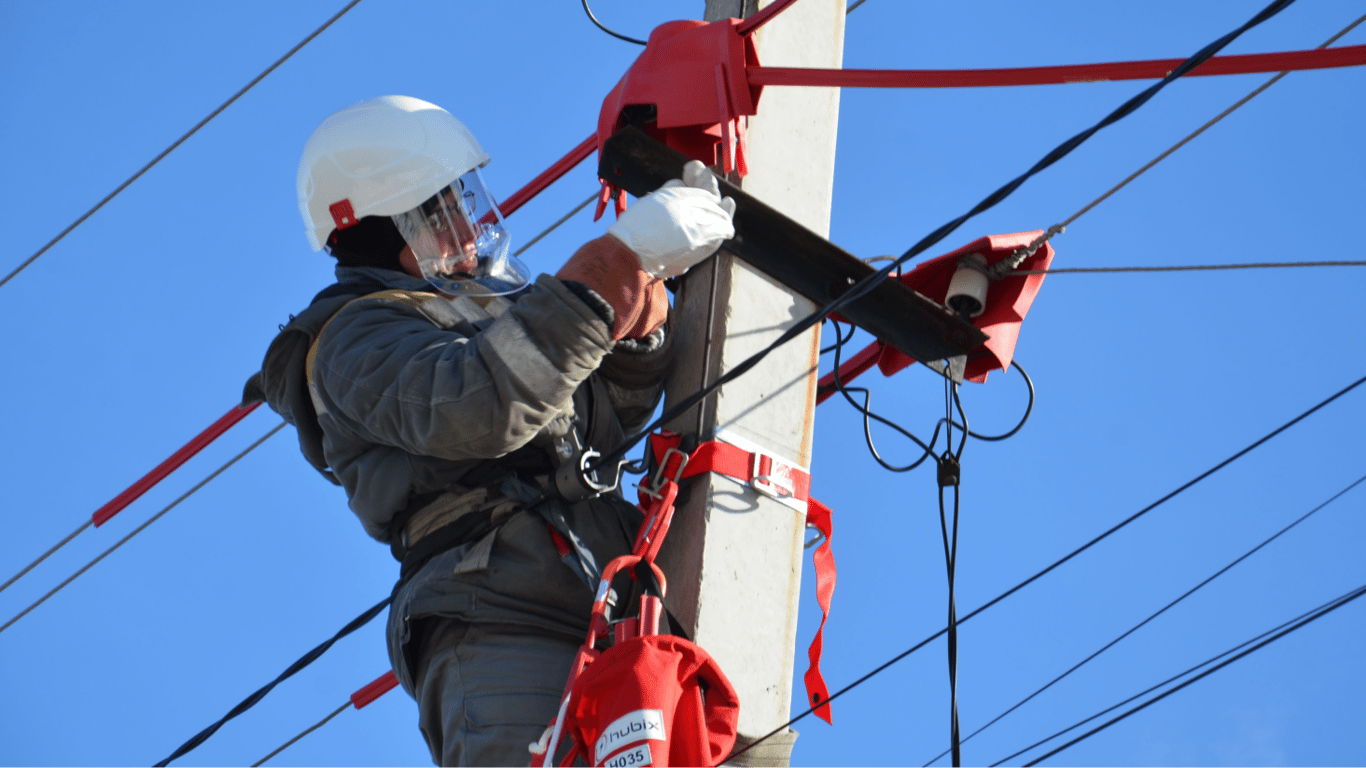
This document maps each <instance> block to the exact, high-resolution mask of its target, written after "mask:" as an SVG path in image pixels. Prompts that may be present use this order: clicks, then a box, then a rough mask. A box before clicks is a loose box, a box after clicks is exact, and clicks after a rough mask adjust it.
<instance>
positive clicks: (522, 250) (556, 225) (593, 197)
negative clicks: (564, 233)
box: [512, 192, 598, 256]
mask: <svg viewBox="0 0 1366 768" xmlns="http://www.w3.org/2000/svg"><path fill="white" fill-rule="evenodd" d="M597 199H598V193H597V192H594V193H593V194H591V195H589V196H588V198H587V199H585V200H584V201H583V202H582V203H579V204H578V205H576V206H574V208H573V209H572V210H570V211H569V213H566V214H565V215H563V216H561V217H560V218H559V220H558V221H556V222H555V223H554V224H551V225H550V226H548V227H546V228H545V229H543V230H541V233H540V234H539V235H536V236H535V237H533V238H531V239H530V240H528V241H527V243H526V245H524V246H522V247H521V248H518V249H517V250H516V251H513V253H512V255H513V256H521V255H522V254H523V253H525V252H526V251H527V250H529V249H530V248H531V246H533V245H535V244H537V243H539V242H541V239H542V238H544V237H545V236H546V235H548V234H550V233H551V232H554V231H555V230H557V229H559V228H560V225H562V224H564V223H565V222H566V221H569V220H570V219H572V218H574V214H576V213H578V212H579V211H582V210H583V209H584V208H587V207H588V205H589V203H592V202H593V201H594V200H597Z"/></svg>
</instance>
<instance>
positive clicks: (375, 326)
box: [246, 96, 734, 765]
mask: <svg viewBox="0 0 1366 768" xmlns="http://www.w3.org/2000/svg"><path fill="white" fill-rule="evenodd" d="M488 160H489V158H488V155H486V154H485V153H484V151H483V149H481V148H480V146H479V143H478V142H477V141H476V140H475V138H474V136H473V135H472V134H471V133H470V132H469V130H468V129H467V128H466V127H465V126H464V125H463V124H462V123H460V121H458V120H456V119H455V118H454V117H452V116H451V115H450V114H449V113H447V112H446V111H445V110H443V109H441V108H440V107H437V106H435V105H433V104H430V103H427V102H425V101H421V100H419V99H414V98H409V97H403V96H385V97H381V98H376V99H369V100H366V101H361V102H358V103H356V104H353V105H351V106H349V107H346V108H345V109H342V110H341V111H339V112H337V113H335V114H333V115H331V116H330V117H328V118H327V119H326V120H324V121H323V123H322V124H321V125H320V126H319V127H318V128H317V130H315V131H314V133H313V135H312V136H311V137H310V138H309V140H308V143H307V145H306V146H305V148H304V153H303V159H302V161H301V162H300V165H299V177H298V191H299V208H300V211H301V213H302V214H303V218H304V222H305V227H306V229H307V233H308V238H309V241H310V243H311V244H312V246H313V249H314V250H315V251H316V250H319V249H322V248H326V249H327V250H328V252H329V253H330V254H331V255H332V256H334V257H336V259H337V270H336V275H337V283H336V284H335V285H332V286H330V287H329V288H327V289H325V290H323V291H322V292H321V293H319V294H318V295H317V297H316V298H315V299H314V300H313V302H312V304H311V305H310V306H309V307H308V308H307V309H305V310H304V311H303V312H302V313H300V314H299V315H298V316H297V317H294V318H293V319H292V320H291V322H290V323H289V324H288V325H287V326H285V327H284V328H283V330H282V331H281V333H280V335H279V336H278V337H276V339H275V340H274V342H272V344H271V346H270V349H269V351H268V353H267V354H266V358H265V362H264V363H263V365H262V370H261V372H260V373H259V374H257V375H256V376H255V377H253V378H252V380H251V381H250V382H249V383H248V386H247V392H246V399H247V400H248V401H252V400H260V399H265V400H266V401H267V402H268V403H269V404H270V406H271V407H272V408H274V409H275V410H276V411H277V412H279V413H280V414H281V415H282V416H284V417H285V419H286V420H287V421H289V422H290V423H291V424H293V425H294V426H295V427H296V428H297V429H298V433H299V442H300V447H301V449H302V451H303V453H304V456H305V457H306V458H307V459H308V460H309V462H310V463H311V464H313V466H314V467H316V468H317V469H318V470H319V471H320V472H322V473H323V474H324V475H325V476H327V477H328V478H329V479H331V480H332V481H333V482H334V483H338V484H340V485H342V486H343V487H344V488H345V489H346V494H347V497H348V499H349V502H350V507H351V510H352V511H353V512H354V513H355V514H356V515H357V516H358V517H359V518H360V521H361V523H362V525H363V526H364V527H365V531H366V533H368V534H369V535H370V536H372V537H373V538H375V539H378V540H379V541H381V542H384V543H386V544H388V545H389V546H390V548H391V550H392V551H393V553H394V555H395V557H396V558H398V559H399V560H400V561H401V562H402V566H401V569H400V573H401V575H400V580H399V582H398V585H397V586H396V587H395V589H394V593H393V597H394V600H393V603H392V605H391V606H390V609H389V625H388V647H389V657H390V662H391V664H392V665H393V669H394V672H395V673H396V674H397V676H398V678H399V680H400V682H401V683H402V684H403V687H404V689H405V690H407V691H408V693H409V694H411V695H412V696H413V697H414V698H416V699H417V703H418V707H419V712H420V715H419V719H420V728H421V730H422V733H423V735H424V737H425V738H426V740H427V744H428V747H429V748H430V750H431V754H432V758H433V760H435V761H437V762H439V763H441V764H443V765H526V764H527V763H528V762H529V760H530V758H531V754H530V753H529V752H528V745H529V744H530V743H532V742H535V741H536V740H537V739H538V738H539V737H540V736H541V734H542V732H543V730H544V729H545V726H546V724H547V723H548V722H550V720H551V719H552V718H553V717H554V716H555V713H556V711H557V708H558V704H559V696H560V693H561V690H562V688H563V686H564V683H565V680H566V678H567V676H568V670H569V665H570V662H571V661H572V659H573V657H574V654H575V652H576V650H577V648H578V646H579V644H580V643H581V642H582V640H583V638H584V636H585V634H586V632H587V627H588V615H589V609H590V606H591V603H592V600H593V597H594V595H593V587H596V580H597V574H598V573H599V570H598V569H600V567H601V566H602V565H604V564H606V563H607V562H608V561H609V560H610V559H611V558H613V557H616V556H617V555H620V554H624V553H626V552H628V551H629V550H630V547H631V543H632V541H633V540H634V537H635V535H636V532H637V528H638V527H639V524H640V521H641V515H640V513H639V511H638V510H637V509H636V508H635V507H634V506H632V505H631V504H629V503H627V502H626V501H625V500H624V499H623V498H621V497H620V495H618V494H616V493H607V494H603V495H600V496H596V497H591V496H590V497H587V498H584V497H585V496H588V493H590V492H591V489H588V490H585V489H584V486H585V484H586V481H585V480H584V473H583V472H580V471H578V470H579V468H580V467H582V466H584V465H585V464H587V462H585V461H584V460H583V456H584V452H585V450H587V449H589V448H590V447H596V448H597V450H598V451H599V452H606V451H609V450H611V449H612V448H614V447H616V446H617V445H618V444H619V442H620V441H621V439H622V438H623V436H624V435H626V434H629V433H631V432H633V431H636V430H638V429H641V428H642V427H643V426H644V424H645V423H647V422H648V420H649V417H650V415H651V414H652V412H653V410H654V408H655V406H656V405H657V404H658V402H659V398H660V394H661V390H662V383H663V380H664V376H665V374H666V372H667V369H668V365H669V360H670V346H671V341H672V340H671V337H670V336H669V333H668V327H669V323H668V317H669V305H668V298H667V294H666V293H665V290H664V288H663V284H662V279H663V278H665V277H671V276H675V275H679V274H682V273H683V272H684V271H686V270H687V269H688V268H689V267H691V266H692V265H693V264H696V263H697V262H698V261H701V260H702V259H704V258H706V257H708V256H710V255H711V254H712V253H714V252H715V251H716V249H717V248H718V247H719V246H720V244H721V242H722V241H724V240H726V239H728V238H730V237H732V236H733V235H734V229H733V228H732V225H731V218H732V215H733V213H734V203H733V201H731V200H730V199H729V198H726V199H722V198H721V197H720V195H719V193H718V191H717V184H716V180H715V177H714V176H712V174H711V172H710V171H708V170H706V169H705V168H704V167H703V166H702V165H701V163H694V164H690V165H689V167H688V168H687V169H685V172H684V179H683V180H674V181H671V182H670V183H669V184H667V185H666V186H665V188H661V189H660V190H659V191H657V192H655V193H653V194H651V195H648V196H646V197H644V198H641V199H640V200H638V201H637V202H636V203H635V204H634V205H632V206H631V207H630V208H629V209H627V210H626V212H625V213H623V214H622V215H621V217H620V218H619V219H618V220H617V222H616V223H615V224H613V225H612V226H611V227H610V228H609V229H608V234H607V235H605V236H603V237H599V238H597V239H595V240H592V241H590V242H588V243H587V244H585V245H584V246H583V247H581V248H580V249H579V250H578V251H577V252H576V253H575V254H574V255H573V256H572V257H571V258H570V259H569V261H568V262H567V263H566V264H565V265H564V267H563V268H561V269H560V271H559V272H558V273H557V274H556V276H554V277H551V276H549V275H540V276H539V277H537V278H536V279H535V281H534V282H533V281H531V280H530V277H529V273H528V271H527V269H526V268H525V267H524V266H523V265H522V264H521V263H520V262H519V261H518V260H517V259H516V258H514V257H512V256H510V255H509V251H508V246H509V240H508V236H507V233H506V231H505V230H504V228H503V224H502V216H501V214H500V213H499V210H498V208H497V205H496V203H495V202H494V200H493V198H492V197H491V196H490V195H489V193H488V190H487V189H485V187H484V184H483V181H482V179H481V177H480V168H482V167H483V166H484V165H486V164H487V163H488ZM589 455H590V457H591V455H592V454H589ZM557 470H558V474H557ZM612 475H613V473H612V472H611V471H607V470H604V471H603V473H602V481H601V482H606V483H608V484H610V482H611V480H612V479H613V477H612ZM589 479H590V480H595V479H596V478H589ZM545 495H548V496H549V500H546V501H541V502H540V503H528V502H534V501H536V500H537V499H538V498H540V497H542V496H545ZM590 584H591V585H592V587H590Z"/></svg>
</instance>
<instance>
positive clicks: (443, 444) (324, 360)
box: [313, 275, 613, 460]
mask: <svg viewBox="0 0 1366 768" xmlns="http://www.w3.org/2000/svg"><path fill="white" fill-rule="evenodd" d="M612 347H613V341H612V338H611V334H610V329H609V328H608V326H607V324H606V323H605V322H603V320H602V318H601V317H599V316H598V314H597V313H596V312H594V311H593V309H592V308H591V307H589V306H588V305H586V304H585V303H583V301H581V300H580V299H578V298H577V297H576V296H575V295H574V294H573V293H572V292H571V291H569V290H568V289H567V288H565V286H564V285H563V284H562V283H561V282H560V281H558V280H556V279H555V278H553V277H549V276H546V275H542V276H541V277H540V278H539V279H538V280H537V281H536V284H535V285H534V286H533V287H532V288H531V290H530V291H529V292H528V293H527V294H526V295H524V296H522V297H521V298H519V299H518V301H516V302H515V303H514V304H512V306H511V307H509V308H508V309H507V311H505V312H504V313H503V314H502V315H501V316H500V317H498V319H497V320H494V321H493V322H492V323H491V324H489V325H488V326H486V327H484V328H483V329H482V330H480V331H478V332H473V333H471V334H463V333H460V332H458V331H455V330H446V329H441V328H438V327H436V326H434V325H433V324H432V322H431V321H430V320H428V319H427V318H426V317H425V316H424V315H423V314H422V313H421V312H420V311H418V310H417V309H415V308H411V307H408V306H405V305H402V304H399V303H395V302H389V301H384V300H382V299H364V300H361V301H357V302H354V303H353V304H351V305H350V306H348V307H347V308H346V309H344V310H342V311H341V312H340V313H338V314H337V315H336V317H335V318H333V320H332V322H331V325H330V326H329V327H328V328H327V330H326V332H325V333H324V334H323V335H322V338H321V339H320V340H319V342H318V350H317V358H316V360H315V362H314V367H313V381H314V386H315V388H316V389H317V391H318V395H319V399H320V400H321V401H322V404H323V405H324V407H325V408H326V409H327V412H328V415H329V417H331V418H332V419H334V420H335V421H336V422H337V423H339V424H341V425H342V426H343V427H345V428H346V429H349V430H351V431H353V432H355V433H356V434H357V435H358V436H360V437H362V438H364V439H366V440H368V441H372V442H375V443H379V444H383V445H390V446H393V447H396V448H399V449H401V450H403V451H406V452H408V453H411V454H416V455H424V456H435V457H438V458H444V459H451V460H461V459H486V458H496V457H498V456H502V455H504V454H506V453H508V452H510V451H513V450H516V449H517V448H520V447H521V446H523V445H525V444H526V443H527V442H529V441H530V440H531V439H532V438H533V437H535V436H536V434H537V433H538V432H540V431H541V430H542V429H543V428H544V427H545V426H546V425H547V424H549V423H550V422H551V421H552V420H554V419H555V418H556V417H557V416H560V415H561V414H564V413H568V412H570V411H572V409H573V394H574V390H575V389H576V388H577V387H578V386H579V385H580V384H581V383H582V382H583V381H584V380H585V379H587V378H588V376H589V375H590V374H592V373H593V371H594V370H596V369H597V368H598V367H599V365H600V364H601V363H602V360H603V358H604V356H606V355H607V354H608V352H609V351H611V349H612Z"/></svg>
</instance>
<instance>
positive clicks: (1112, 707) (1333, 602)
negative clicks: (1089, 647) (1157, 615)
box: [991, 585, 1366, 768]
mask: <svg viewBox="0 0 1366 768" xmlns="http://www.w3.org/2000/svg"><path fill="white" fill-rule="evenodd" d="M1362 589H1366V585H1364V586H1362V587H1359V588H1357V589H1354V590H1351V591H1350V592H1347V593H1345V594H1342V595H1339V596H1338V597H1335V598H1333V599H1332V600H1329V601H1328V602H1326V603H1323V604H1322V605H1319V606H1316V607H1314V608H1310V609H1309V610H1307V611H1305V612H1304V613H1301V614H1300V615H1298V616H1296V617H1294V618H1293V619H1289V620H1288V621H1284V622H1281V623H1280V624H1277V625H1276V626H1274V627H1272V628H1271V629H1268V630H1267V631H1265V632H1263V633H1261V634H1260V635H1257V636H1255V637H1252V638H1249V639H1247V640H1244V641H1243V642H1241V643H1239V644H1237V645H1235V646H1233V647H1232V648H1229V649H1228V650H1226V651H1224V652H1223V653H1217V654H1215V655H1213V656H1211V657H1209V658H1208V659H1205V660H1204V661H1202V662H1200V663H1199V664H1196V665H1194V666H1191V667H1188V668H1187V669H1185V670H1183V671H1181V672H1177V673H1176V674H1174V675H1172V676H1171V677H1169V678H1167V679H1166V680H1163V681H1162V682H1160V683H1156V684H1154V685H1151V686H1149V687H1147V688H1145V689H1143V690H1141V691H1139V692H1138V693H1135V694H1134V695H1132V696H1130V697H1129V698H1127V699H1125V700H1123V701H1121V702H1119V703H1117V704H1111V705H1110V706H1108V707H1106V708H1105V709H1102V710H1101V711H1099V712H1097V713H1095V714H1094V715H1091V716H1090V717H1087V718H1085V719H1082V720H1078V721H1077V722H1075V723H1073V724H1071V725H1069V726H1067V727H1066V728H1063V729H1062V730H1060V731H1058V732H1056V733H1054V734H1053V735H1051V736H1046V737H1044V738H1042V739H1039V740H1038V741H1036V742H1034V743H1033V744H1030V745H1029V746H1027V747H1025V748H1024V749H1021V750H1018V751H1016V752H1014V753H1013V754H1010V755H1006V756H1005V757H1003V758H1001V759H1000V760H997V761H996V762H994V763H992V764H991V768H995V767H996V766H998V765H1000V764H1001V763H1004V762H1006V761H1007V760H1013V759H1015V758H1016V757H1019V756H1020V755H1022V754H1024V753H1025V752H1028V751H1029V750H1031V749H1034V748H1035V747H1039V746H1042V745H1044V744H1047V743H1048V742H1050V741H1052V740H1054V739H1056V738H1058V737H1059V736H1062V735H1063V734H1065V733H1067V732H1068V731H1074V730H1076V729H1078V728H1080V727H1082V726H1083V725H1086V724H1087V723H1089V722H1091V721H1092V720H1095V719H1096V718H1098V717H1104V716H1105V715H1107V714H1109V713H1111V712H1113V711H1115V710H1116V709H1119V708H1120V707H1122V706H1124V705H1125V704H1128V703H1130V702H1132V701H1135V700H1137V699H1140V698H1142V697H1144V696H1147V695H1148V694H1150V693H1152V692H1153V691H1156V690H1158V689H1159V688H1161V687H1163V686H1165V685H1168V684H1170V683H1174V682H1176V681H1177V680H1180V679H1181V678H1183V677H1186V676H1188V675H1193V674H1195V673H1196V672H1198V671H1200V670H1201V669H1203V668H1205V667H1208V666H1209V665H1211V664H1213V663H1215V662H1217V661H1219V660H1220V659H1222V658H1224V657H1226V656H1230V655H1232V654H1234V653H1237V652H1238V651H1240V650H1242V649H1243V648H1246V647H1247V646H1249V645H1252V644H1253V643H1255V642H1257V641H1259V640H1261V639H1262V638H1265V637H1268V636H1270V635H1273V634H1275V633H1277V632H1279V631H1281V630H1282V629H1285V628H1286V627H1288V626H1290V625H1291V624H1294V623H1296V622H1298V621H1300V620H1302V619H1304V618H1305V617H1307V616H1312V615H1313V614H1316V613H1320V612H1322V611H1324V610H1327V609H1331V608H1333V607H1335V606H1336V604H1338V603H1341V602H1343V601H1345V600H1348V599H1351V597H1352V595H1353V594H1354V593H1356V592H1358V591H1360V590H1362Z"/></svg>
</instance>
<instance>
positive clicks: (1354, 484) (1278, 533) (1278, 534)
mask: <svg viewBox="0 0 1366 768" xmlns="http://www.w3.org/2000/svg"><path fill="white" fill-rule="evenodd" d="M1362 482H1366V475H1362V476H1361V477H1359V478H1357V479H1356V480H1355V481H1354V482H1352V483H1351V484H1350V485H1348V486H1347V487H1346V488H1343V489H1342V490H1340V491H1338V492H1337V493H1335V494H1333V495H1332V496H1331V497H1330V498H1328V499H1327V500H1326V501H1324V502H1322V503H1321V504H1319V505H1318V506H1316V507H1314V508H1313V509H1311V510H1309V511H1308V512H1306V513H1304V514H1303V515H1300V516H1299V517H1298V518H1296V519H1295V520H1294V521H1293V522H1291V523H1290V524H1289V525H1286V526H1284V527H1283V528H1281V529H1280V530H1279V531H1276V532H1275V533H1273V534H1272V535H1271V536H1268V537H1267V538H1265V539H1263V540H1262V541H1261V543H1259V544H1257V546H1255V547H1253V548H1252V549H1249V550H1248V551H1246V552H1244V553H1243V554H1241V555H1239V556H1238V557H1237V558H1234V560H1233V561H1232V562H1230V563H1228V564H1227V565H1225V566H1224V567H1222V568H1220V569H1219V570H1217V571H1215V572H1214V573H1212V574H1210V575H1209V576H1208V577H1206V578H1205V579H1204V580H1203V581H1201V582H1200V583H1198V584H1196V585H1195V586H1193V587H1191V588H1190V589H1188V590H1186V591H1185V592H1183V593H1182V594H1181V595H1180V596H1179V597H1177V598H1176V599H1175V600H1172V601H1171V602H1169V603H1167V604H1166V605H1164V606H1162V607H1161V608H1159V609H1158V610H1156V611H1154V612H1153V613H1151V614H1149V615H1148V617H1147V618H1145V619H1143V620H1142V621H1140V622H1139V623H1137V624H1135V625H1133V626H1132V627H1130V628H1129V629H1127V630H1125V631H1124V632H1122V633H1121V634H1120V635H1119V636H1118V637H1116V638H1115V639H1113V640H1111V641H1110V642H1108V643H1106V644H1105V645H1103V646H1101V647H1100V648H1099V649H1097V650H1096V651H1094V652H1093V653H1091V655H1089V656H1087V657H1086V658H1084V659H1082V660H1081V661H1079V662H1077V663H1076V664H1074V665H1072V666H1071V667H1069V668H1068V669H1067V671H1065V672H1063V673H1062V674H1060V675H1058V676H1057V677H1054V678H1053V679H1052V680H1049V681H1048V682H1047V683H1045V684H1044V685H1043V686H1041V687H1040V688H1038V689H1037V690H1035V691H1034V692H1033V693H1031V694H1029V695H1028V696H1026V697H1024V698H1023V699H1020V700H1019V701H1018V702H1016V703H1015V704H1014V705H1012V706H1011V707H1010V708H1009V709H1007V710H1006V711H1004V712H1002V713H1001V714H999V715H997V716H996V717H993V718H992V719H991V720H989V721H987V723H986V724H985V725H983V726H981V727H980V728H978V729H977V730H975V731H973V732H972V733H970V734H968V735H967V736H966V737H964V738H963V741H964V742H967V741H968V740H969V739H971V738H973V737H974V736H976V735H977V734H979V733H981V732H982V731H985V730H986V729H988V728H990V727H991V726H993V725H995V724H996V723H997V722H999V721H1000V720H1001V719H1003V718H1004V717H1006V716H1007V715H1009V714H1010V713H1011V712H1014V711H1015V710H1017V709H1019V708H1020V707H1022V706H1024V705H1025V704H1026V703H1027V702H1029V701H1030V700H1032V699H1033V698H1034V697H1036V696H1038V695H1039V694H1041V693H1043V692H1044V691H1046V690H1048V689H1049V688H1051V687H1053V686H1054V685H1055V684H1057V683H1058V682H1060V681H1061V680H1062V679H1063V678H1065V677H1067V676H1068V675H1070V674H1072V673H1073V672H1076V671H1077V670H1078V669H1081V668H1082V667H1083V666H1085V665H1086V664H1087V663H1088V662H1090V661H1091V660H1093V659H1095V658H1096V657H1097V656H1099V655H1101V654H1102V653H1105V652H1106V651H1108V650H1109V649H1110V648H1113V647H1114V646H1115V645H1117V644H1118V643H1119V642H1120V641H1121V640H1123V639H1124V638H1126V637H1128V636H1129V635H1132V634H1133V633H1134V632H1137V631H1138V630H1139V629H1141V628H1142V627H1144V626H1145V625H1147V624H1148V623H1149V622H1151V621H1152V620H1154V619H1156V618H1157V617H1158V616H1161V615H1162V614H1164V613H1166V612H1167V611H1168V610H1170V609H1171V608H1173V607H1175V606H1176V605H1177V604H1178V603H1180V602H1181V601H1183V600H1185V599H1186V598H1188V597H1190V596H1191V595H1193V594H1195V593H1196V592H1198V591H1199V590H1200V589H1201V588H1203V587H1205V586H1206V585H1207V584H1209V583H1210V582H1212V581H1214V580H1215V579H1217V578H1219V577H1220V576H1222V575H1224V574H1225V573H1227V572H1228V571H1229V570H1231V569H1232V568H1233V567H1234V566H1236V565H1238V564H1239V563H1241V562H1243V561H1244V560H1246V559H1247V558H1249V557H1251V556H1252V555H1253V554H1255V553H1257V552H1258V551H1260V550H1261V549H1262V548H1263V547H1265V546H1267V545H1268V544H1270V543H1271V542H1273V541H1275V540H1276V539H1278V538H1280V537H1281V536H1282V535H1283V534H1285V533H1286V532H1288V531H1289V530H1290V529H1292V528H1294V527H1295V526H1297V525H1299V524H1300V523H1302V522H1304V521H1305V520H1308V519H1309V518H1310V517H1311V516H1313V515H1314V513H1316V512H1318V511H1319V510H1321V509H1323V508H1324V507H1326V506H1328V505H1329V504H1332V503H1333V502H1334V501H1336V500H1337V499H1338V498H1340V497H1341V496H1343V495H1345V494H1346V493H1347V492H1348V491H1350V490H1352V489H1353V488H1355V487H1357V486H1358V485H1360V484H1361V483H1362ZM948 753H949V750H944V751H943V752H940V753H939V754H937V755H935V756H934V757H932V758H930V760H929V762H927V763H925V765H926V766H929V765H933V764H934V761H936V760H938V759H940V758H941V757H943V756H944V755H946V754H948ZM1013 756H1014V755H1012V757H1013Z"/></svg>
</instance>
